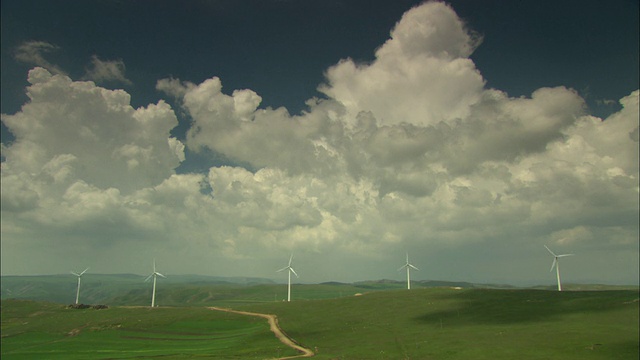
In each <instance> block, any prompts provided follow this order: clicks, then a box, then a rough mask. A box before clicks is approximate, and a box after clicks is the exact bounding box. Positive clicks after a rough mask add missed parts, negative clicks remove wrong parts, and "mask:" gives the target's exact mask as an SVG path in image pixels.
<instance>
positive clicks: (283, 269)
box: [276, 266, 289, 272]
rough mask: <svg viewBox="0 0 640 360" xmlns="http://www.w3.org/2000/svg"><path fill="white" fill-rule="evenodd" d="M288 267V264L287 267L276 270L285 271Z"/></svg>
mask: <svg viewBox="0 0 640 360" xmlns="http://www.w3.org/2000/svg"><path fill="white" fill-rule="evenodd" d="M288 268H289V267H288V266H285V267H283V268H282V269H280V270H276V272H281V271H285V270H287V269H288Z"/></svg>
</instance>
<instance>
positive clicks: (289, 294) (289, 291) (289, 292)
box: [276, 254, 299, 301]
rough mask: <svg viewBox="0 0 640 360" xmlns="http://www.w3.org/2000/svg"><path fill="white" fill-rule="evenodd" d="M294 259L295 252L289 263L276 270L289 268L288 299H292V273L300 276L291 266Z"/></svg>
mask: <svg viewBox="0 0 640 360" xmlns="http://www.w3.org/2000/svg"><path fill="white" fill-rule="evenodd" d="M292 260H293V254H291V256H290V257H289V265H287V266H285V267H283V268H282V269H280V270H278V271H276V272H281V271H285V270H288V271H287V272H288V273H289V282H288V284H287V301H291V273H293V274H294V275H295V276H296V277H299V276H298V274H296V271H295V270H293V268H292V267H291V261H292Z"/></svg>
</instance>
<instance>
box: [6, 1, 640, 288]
mask: <svg viewBox="0 0 640 360" xmlns="http://www.w3.org/2000/svg"><path fill="white" fill-rule="evenodd" d="M478 44H479V38H478V37H477V36H476V35H474V34H473V33H472V32H470V30H468V29H467V28H466V27H465V25H464V23H463V22H462V21H461V20H460V19H459V18H458V17H457V16H456V14H455V12H453V10H452V9H451V8H450V7H449V6H447V5H445V4H443V3H439V2H438V3H426V4H424V5H422V6H420V7H416V8H414V9H412V10H410V11H409V12H407V13H406V14H405V15H404V16H403V17H402V19H401V20H400V21H399V22H398V24H397V25H396V27H395V28H394V29H393V30H392V31H391V36H390V39H389V40H388V41H387V42H385V43H384V44H383V45H382V46H381V47H380V48H379V49H378V50H377V51H376V59H375V60H374V61H373V62H372V63H369V64H357V63H355V62H353V61H352V60H349V59H347V60H342V61H340V62H338V63H337V64H336V65H334V66H333V67H331V68H330V69H329V70H328V71H327V73H326V75H327V83H326V84H324V85H322V86H321V90H322V91H323V92H324V93H325V94H326V95H327V98H326V99H311V100H309V101H308V105H309V110H308V111H307V112H305V113H303V114H301V115H297V116H291V115H290V114H289V113H288V111H287V110H286V109H284V108H278V109H272V108H266V109H265V108H261V107H260V104H261V100H262V98H261V97H260V95H259V94H257V93H256V92H254V91H252V90H250V89H240V90H232V91H223V87H222V81H221V80H220V79H219V78H217V77H213V78H211V79H207V80H205V81H204V82H202V83H200V84H192V83H189V82H184V81H180V80H178V79H172V78H170V79H162V80H159V81H158V83H157V85H156V88H157V89H158V90H160V91H163V92H164V93H166V94H168V95H170V96H172V97H176V98H180V99H181V105H182V107H183V109H184V111H186V112H188V115H189V117H190V118H191V120H192V126H191V128H190V129H189V131H188V133H187V138H186V146H187V147H189V148H190V149H191V150H194V151H198V150H199V149H203V148H206V149H211V150H213V151H215V152H217V153H221V154H224V155H225V156H226V157H228V158H229V159H231V160H232V161H235V162H236V163H238V164H248V166H245V167H241V166H220V167H213V168H211V169H209V171H208V173H206V174H176V173H175V172H174V169H175V168H176V167H177V166H178V165H179V164H180V162H181V161H183V160H184V145H183V144H182V142H180V141H178V140H176V139H174V138H172V137H171V136H170V134H169V131H170V130H171V129H172V128H173V127H175V126H176V124H177V120H176V118H175V115H174V113H173V110H172V109H171V108H170V107H169V106H168V105H167V104H166V103H164V102H162V101H161V102H159V103H158V104H155V105H149V106H148V107H146V108H140V109H133V108H132V107H131V106H130V105H129V95H128V94H127V93H126V92H124V91H122V90H115V91H112V90H106V89H104V88H101V87H98V86H96V85H95V84H93V83H90V82H73V81H71V80H70V79H69V78H67V77H65V76H62V75H52V74H51V73H50V72H48V71H46V70H44V69H41V68H36V69H34V70H32V71H31V72H30V73H29V81H30V82H31V84H32V85H31V86H30V87H29V88H28V95H29V97H30V99H31V100H30V102H29V103H27V104H25V106H24V107H23V109H22V110H21V111H20V112H18V113H17V114H14V115H3V117H2V121H3V122H4V123H5V124H6V125H7V127H8V128H9V129H10V130H11V131H12V132H13V133H14V134H15V136H16V141H15V142H14V143H12V144H10V145H5V146H3V156H4V157H5V158H6V161H5V162H3V164H2V183H3V186H2V199H3V201H2V206H3V208H2V211H3V216H2V225H3V226H2V231H3V246H5V247H7V246H9V247H10V248H11V247H12V246H13V247H15V248H17V247H18V246H19V245H18V244H19V243H20V242H27V241H35V240H28V239H32V238H38V237H37V236H34V234H38V233H40V234H42V233H45V232H46V233H48V234H49V235H48V236H49V237H51V238H55V239H57V240H56V241H59V242H61V243H64V241H75V243H76V244H84V243H86V242H91V241H96V242H98V241H97V240H95V239H93V238H92V239H91V240H88V238H91V237H92V235H91V234H92V233H95V232H96V231H98V230H99V231H98V232H99V235H95V234H94V235H93V237H99V238H100V239H102V241H100V242H99V243H100V244H105V243H106V244H110V246H111V249H112V250H110V251H113V253H117V252H118V250H117V249H121V250H120V252H126V253H127V256H128V257H129V258H135V257H134V255H131V249H132V248H136V249H138V248H139V249H143V248H144V246H146V245H147V243H151V244H153V245H152V247H153V250H149V251H151V252H153V253H159V254H165V255H166V256H169V254H170V255H171V256H174V257H175V256H180V257H184V258H185V259H189V260H186V261H184V262H182V263H181V266H182V268H180V269H176V271H180V272H202V273H210V272H211V268H210V266H216V267H215V269H216V270H218V271H224V270H223V269H227V268H226V267H225V266H229V264H230V262H229V261H228V259H234V260H245V261H247V262H245V263H243V265H247V264H248V263H249V262H251V261H253V260H256V259H264V258H274V257H282V256H283V254H285V255H284V257H286V255H287V254H288V253H289V252H290V251H294V250H295V251H296V252H297V253H298V254H300V253H302V254H301V256H303V255H305V254H306V255H308V256H311V255H313V256H318V257H323V256H324V257H329V256H331V255H335V256H337V258H339V259H345V261H346V259H347V258H349V261H351V259H353V258H356V257H357V258H366V259H367V260H368V261H373V262H375V261H379V260H381V259H385V261H386V260H388V259H387V258H388V257H389V256H391V255H393V254H394V252H395V253H396V254H397V253H399V254H400V256H402V254H403V253H404V251H405V250H406V249H408V248H411V249H419V250H420V251H422V252H421V254H435V255H424V257H428V256H432V257H431V259H432V260H433V261H434V262H435V263H437V262H438V261H442V260H439V259H438V258H437V256H438V255H437V254H438V253H439V252H445V251H449V250H450V249H452V248H455V249H456V251H463V250H461V249H470V250H468V252H469V253H468V254H467V256H468V259H469V264H461V268H466V269H467V270H466V271H467V274H468V273H475V270H471V267H472V266H473V264H474V261H475V260H473V259H474V257H473V256H474V255H476V254H477V249H478V248H480V247H481V246H483V247H484V246H488V247H489V248H498V247H502V246H505V245H508V246H514V247H517V248H526V249H527V251H528V250H529V249H530V248H531V247H535V248H540V249H542V251H541V252H540V256H546V253H545V252H544V249H543V248H542V244H549V245H555V246H558V247H568V246H571V247H574V248H575V247H580V248H582V250H583V251H584V252H587V253H588V250H589V249H595V250H594V251H596V250H597V251H602V250H603V249H604V250H610V251H612V252H614V253H616V254H617V255H620V254H624V255H622V257H623V258H624V259H625V261H626V264H631V266H633V267H634V269H635V265H637V263H634V262H633V260H634V259H637V241H635V240H634V239H636V240H637V237H638V226H637V217H638V201H637V199H638V192H639V190H638V152H637V149H638V111H639V108H638V96H639V92H638V91H634V92H633V93H631V94H629V95H628V96H626V97H624V98H623V99H621V101H620V102H621V105H622V107H623V108H622V110H621V111H619V112H617V113H615V114H613V115H612V116H610V117H608V118H607V119H604V120H602V119H599V118H595V117H592V116H590V115H588V114H587V113H586V109H585V105H584V100H583V99H582V98H581V97H580V96H579V95H578V94H577V93H576V92H575V91H573V90H571V89H567V88H565V87H554V88H541V89H538V90H536V91H535V92H533V93H532V94H531V96H529V97H521V98H512V97H509V96H508V94H505V93H504V92H502V91H500V90H497V89H488V88H486V87H485V83H484V80H483V79H482V76H481V75H480V73H479V72H478V70H477V69H476V68H475V65H474V64H473V62H472V61H471V60H470V59H469V56H470V55H471V53H472V52H473V50H474V49H475V47H476V46H478ZM96 229H98V230H96ZM65 236H67V237H71V238H73V239H75V240H68V239H67V240H62V239H63V238H65ZM41 237H42V236H40V238H41ZM5 239H8V240H7V241H8V242H7V243H8V244H9V245H4V244H7V243H5ZM39 241H42V242H45V241H44V240H39ZM136 244H140V245H139V247H136V246H138V245H136ZM123 249H127V250H123ZM211 254H217V255H211ZM390 254H391V255H390ZM630 254H631V255H630ZM634 254H635V255H634ZM211 256H219V258H218V260H219V262H218V263H217V265H210V264H209V260H207V258H208V257H211ZM520 256H523V255H522V254H520ZM634 256H635V258H634ZM3 259H4V258H3ZM224 259H227V260H224ZM400 260H402V259H400ZM629 260H630V261H629ZM225 261H226V262H225ZM484 261H485V264H484V265H483V269H485V268H486V274H492V273H494V274H495V273H502V272H503V271H502V269H500V268H499V266H500V265H499V264H504V263H500V262H499V261H495V264H494V263H493V262H491V263H486V260H484ZM349 264H350V263H349ZM274 266H275V265H274ZM319 266H322V265H319ZM329 266H333V264H332V263H331V262H327V265H326V266H325V267H324V268H319V269H316V270H317V273H316V275H315V277H314V278H313V279H314V280H327V278H325V277H323V275H322V274H323V271H325V270H326V271H327V272H326V273H325V274H335V272H331V271H332V270H330V269H329V268H328V267H329ZM345 266H346V265H345ZM349 266H350V265H349ZM546 266H547V265H546V263H545V268H546ZM583 269H584V270H588V267H587V266H584V267H583ZM274 270H275V269H274ZM369 270H370V269H369ZM432 270H433V271H434V272H433V273H432V274H431V275H430V277H431V278H438V277H441V278H447V274H446V273H444V272H440V273H438V271H441V270H436V269H435V267H434V268H433V269H432ZM530 270H531V268H526V267H524V268H523V270H522V274H523V276H524V274H526V273H527V271H530ZM134 271H135V270H134ZM138 271H141V270H138ZM238 271H247V270H246V269H243V270H238ZM255 271H264V269H258V268H255ZM634 271H635V270H634ZM516 272H517V271H516ZM629 273H630V274H631V275H629V276H630V277H629V279H631V278H637V273H633V271H631V272H629ZM242 274H243V275H256V274H255V273H242ZM385 274H387V272H386V271H384V270H383V269H378V270H373V272H371V273H369V275H364V274H360V275H357V276H360V279H362V278H367V277H369V278H370V277H386V276H387V275H385ZM591 274H593V275H590V276H594V277H597V274H596V273H595V272H593V271H591ZM634 274H635V275H634ZM343 276H346V275H343ZM487 276H489V275H487ZM449 278H450V277H449ZM342 279H344V280H357V279H353V278H342Z"/></svg>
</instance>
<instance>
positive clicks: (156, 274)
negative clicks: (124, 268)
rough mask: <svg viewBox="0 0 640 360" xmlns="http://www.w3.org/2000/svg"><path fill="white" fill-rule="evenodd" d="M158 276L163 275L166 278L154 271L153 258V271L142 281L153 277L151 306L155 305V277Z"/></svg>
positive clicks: (154, 262)
mask: <svg viewBox="0 0 640 360" xmlns="http://www.w3.org/2000/svg"><path fill="white" fill-rule="evenodd" d="M158 276H160V277H163V278H165V279H166V278H167V277H166V276H164V275H162V274H160V273H159V272H157V271H156V259H153V273H151V275H149V276H147V278H146V279H144V281H149V279H151V278H152V277H153V291H152V292H151V307H155V306H156V279H157V277H158Z"/></svg>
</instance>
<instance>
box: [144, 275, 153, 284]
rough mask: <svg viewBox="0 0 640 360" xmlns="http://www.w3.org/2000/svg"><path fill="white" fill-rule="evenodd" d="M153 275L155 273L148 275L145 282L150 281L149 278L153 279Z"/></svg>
mask: <svg viewBox="0 0 640 360" xmlns="http://www.w3.org/2000/svg"><path fill="white" fill-rule="evenodd" d="M152 276H153V274H151V275H149V276H147V278H146V279H144V282H147V281H149V279H151V277H152Z"/></svg>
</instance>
